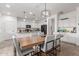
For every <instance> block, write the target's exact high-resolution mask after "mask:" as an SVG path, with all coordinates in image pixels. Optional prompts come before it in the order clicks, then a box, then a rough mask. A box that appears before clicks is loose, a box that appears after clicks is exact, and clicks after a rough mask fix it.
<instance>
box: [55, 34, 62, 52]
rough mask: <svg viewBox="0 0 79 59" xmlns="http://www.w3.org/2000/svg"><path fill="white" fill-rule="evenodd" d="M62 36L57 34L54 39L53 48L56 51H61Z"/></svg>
mask: <svg viewBox="0 0 79 59" xmlns="http://www.w3.org/2000/svg"><path fill="white" fill-rule="evenodd" d="M62 37H63V36H62V35H57V36H56V38H55V40H54V42H55V43H54V50H55V51H56V53H57V52H60V51H61V38H62Z"/></svg>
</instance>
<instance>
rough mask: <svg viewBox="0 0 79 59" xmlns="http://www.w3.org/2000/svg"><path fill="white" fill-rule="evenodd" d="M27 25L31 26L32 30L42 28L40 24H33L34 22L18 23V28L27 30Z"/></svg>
mask: <svg viewBox="0 0 79 59" xmlns="http://www.w3.org/2000/svg"><path fill="white" fill-rule="evenodd" d="M26 25H31V27H32V28H40V23H37V22H33V21H30V22H29V21H25V22H24V21H18V22H17V27H18V28H26Z"/></svg>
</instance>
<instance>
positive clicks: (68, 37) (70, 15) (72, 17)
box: [58, 10, 77, 44]
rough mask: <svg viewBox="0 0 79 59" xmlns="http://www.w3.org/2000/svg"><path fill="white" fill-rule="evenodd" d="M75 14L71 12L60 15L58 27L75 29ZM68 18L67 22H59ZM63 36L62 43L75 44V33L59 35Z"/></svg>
mask: <svg viewBox="0 0 79 59" xmlns="http://www.w3.org/2000/svg"><path fill="white" fill-rule="evenodd" d="M76 16H77V12H76V10H75V11H71V12H68V13H65V14H62V15H60V17H59V24H58V27H77V18H76ZM66 17H67V18H69V19H67V20H60V19H62V18H66ZM61 34H63V35H64V37H63V38H62V41H65V42H69V43H74V44H77V39H76V38H77V33H65V32H64V33H61Z"/></svg>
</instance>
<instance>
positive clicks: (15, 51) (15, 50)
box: [14, 47, 17, 56]
mask: <svg viewBox="0 0 79 59" xmlns="http://www.w3.org/2000/svg"><path fill="white" fill-rule="evenodd" d="M16 55H17V54H16V48H15V47H14V56H16Z"/></svg>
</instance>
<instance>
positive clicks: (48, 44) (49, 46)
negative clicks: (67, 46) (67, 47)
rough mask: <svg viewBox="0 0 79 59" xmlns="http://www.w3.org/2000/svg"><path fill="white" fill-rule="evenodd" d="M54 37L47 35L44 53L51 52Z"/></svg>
mask: <svg viewBox="0 0 79 59" xmlns="http://www.w3.org/2000/svg"><path fill="white" fill-rule="evenodd" d="M54 40H55V36H54V35H47V36H46V38H45V42H44V52H46V51H49V50H51V49H52V48H53V47H54Z"/></svg>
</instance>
